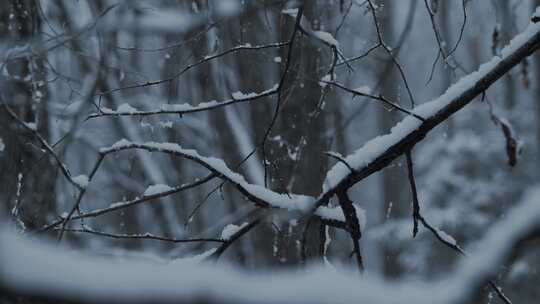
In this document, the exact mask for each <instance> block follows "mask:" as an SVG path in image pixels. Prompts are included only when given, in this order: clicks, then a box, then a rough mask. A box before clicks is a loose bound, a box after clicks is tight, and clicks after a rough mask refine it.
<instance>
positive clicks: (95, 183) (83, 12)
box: [0, 0, 540, 303]
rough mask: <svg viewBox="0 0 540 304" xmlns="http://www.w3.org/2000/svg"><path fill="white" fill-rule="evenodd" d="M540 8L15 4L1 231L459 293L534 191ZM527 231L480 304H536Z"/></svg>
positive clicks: (0, 93)
mask: <svg viewBox="0 0 540 304" xmlns="http://www.w3.org/2000/svg"><path fill="white" fill-rule="evenodd" d="M537 5H540V1H538V0H534V1H529V0H513V1H508V0H490V1H487V0H486V1H479V0H476V1H472V0H459V1H458V0H455V1H449V0H429V1H428V0H407V1H397V0H395V1H392V0H368V1H360V0H313V1H278V0H253V1H240V0H238V1H236V0H226V1H225V0H224V1H221V0H213V1H212V0H206V1H205V0H193V1H191V0H190V1H187V0H186V1H183V0H160V1H114V0H95V1H82V0H80V1H74V0H64V1H62V0H58V1H37V0H9V1H2V2H1V3H0V204H1V209H2V210H1V211H0V219H1V221H2V223H1V224H2V225H3V226H2V227H3V228H2V229H4V230H6V229H10V230H13V231H15V232H14V233H16V234H18V235H20V236H21V237H22V236H29V237H31V238H33V239H36V242H37V239H40V240H49V241H50V242H56V243H60V246H61V247H59V248H64V247H71V248H76V249H77V250H80V251H83V252H85V253H88V254H92V255H97V256H101V257H103V256H105V257H110V258H111V259H113V258H114V259H129V260H131V259H133V260H136V261H138V260H142V261H145V262H151V263H153V262H157V263H163V262H170V261H175V260H177V259H183V258H187V257H194V256H196V257H197V258H196V259H194V263H195V260H197V262H198V261H199V260H206V262H204V261H203V262H201V263H207V262H208V261H213V262H214V263H217V264H226V265H231V264H232V265H234V267H238V268H240V269H242V271H247V272H256V273H259V272H261V273H269V272H275V271H291V269H293V270H298V269H302V268H304V267H308V266H306V265H313V264H315V265H319V264H320V265H322V267H327V268H331V269H333V270H337V271H340V270H342V271H350V270H351V269H352V270H353V271H355V272H357V271H360V272H362V273H363V274H362V278H363V279H365V278H369V277H370V276H373V277H377V278H384V279H385V280H390V281H396V282H400V281H403V280H412V279H414V280H425V281H433V280H439V279H444V278H445V277H447V276H448V274H449V273H451V272H452V271H453V270H454V269H455V268H456V267H457V265H459V262H460V261H461V260H462V259H467V257H464V255H467V253H466V252H467V251H468V250H474V249H475V246H476V244H477V243H479V242H480V241H481V240H482V239H483V238H484V236H486V235H487V231H489V230H490V229H494V228H496V225H497V224H498V223H499V222H501V221H502V222H504V220H505V219H506V216H507V215H508V214H509V212H511V211H512V210H514V209H515V208H518V207H519V206H520V202H522V201H523V200H524V197H525V194H526V193H528V191H529V190H530V189H532V188H534V187H535V186H536V184H538V182H539V181H540V158H539V155H540V102H539V100H540V53H534V51H535V50H536V49H537V48H538V47H539V46H540V42H539V41H540V38H538V37H540V34H538V33H535V31H536V32H540V29H537V28H535V26H536V22H538V21H539V20H540V15H538V16H537V15H535V14H534V13H535V10H536V7H537ZM531 16H533V17H532V19H531ZM537 19H538V20H537ZM531 20H532V21H531ZM527 29H528V30H527ZM522 32H524V33H525V34H524V37H525V38H527V39H529V41H531V42H530V43H529V42H525V38H524V39H521V40H520V41H517V42H512V43H511V44H510V47H509V48H507V49H504V47H505V46H506V45H507V44H509V43H510V41H511V40H512V38H513V37H515V36H516V35H519V34H520V33H522ZM527 35H528V36H527ZM535 39H536V40H535ZM516 40H519V39H516ZM537 40H538V41H537ZM527 43H528V44H527ZM516 45H517V46H516ZM527 48H528V49H527ZM529 55H530V56H529ZM493 58H500V59H501V60H500V61H496V62H494V61H493ZM490 60H491V62H494V63H493V64H491V65H490V66H488V67H487V68H486V70H487V69H489V68H493V71H492V72H486V73H484V74H481V75H476V76H474V77H470V78H469V79H467V80H464V81H463V80H462V81H461V82H459V83H458V85H456V86H454V87H453V88H454V90H453V92H450V93H451V94H450V93H448V94H446V95H444V93H445V92H446V91H447V89H448V88H449V87H451V86H452V84H454V83H456V82H458V81H459V80H460V79H461V78H463V77H464V76H466V75H468V74H470V73H472V72H474V71H476V70H477V69H478V68H479V66H480V65H481V64H482V63H484V62H490ZM482 73H483V72H482ZM475 81H477V82H478V85H476V84H474V85H473V82H475ZM468 85H470V88H469V87H467V86H468ZM439 96H441V97H439ZM445 96H446V97H445ZM437 98H439V99H437ZM445 98H446V99H448V105H450V106H447V107H444V106H445V105H444V104H443V107H441V108H440V109H436V110H437V111H439V112H436V113H438V114H433V115H431V116H429V117H428V116H423V114H421V113H428V112H429V109H427V108H428V107H424V109H423V110H424V111H422V108H421V105H423V104H425V103H427V102H430V101H432V100H442V101H443V103H444V100H445ZM454 101H455V104H456V106H454ZM458 103H459V105H457V104H458ZM419 106H420V107H419ZM462 107H463V109H461V108H462ZM416 109H420V110H418V111H415V110H416ZM426 109H427V110H426ZM457 110H459V111H457ZM445 111H446V112H445ZM443 112H444V114H440V113H443ZM434 113H435V112H434ZM439 114H440V115H439ZM402 120H404V122H405V123H403V124H401V125H398V126H396V128H394V129H392V127H394V125H396V123H398V122H400V121H402ZM415 124H418V128H416V127H410V126H411V125H413V126H416V125H415ZM400 126H402V127H404V128H405V129H406V128H411V131H410V133H407V134H409V135H410V134H412V135H410V136H409V135H407V134H405V133H406V132H405V131H403V132H400V131H399V130H398V129H397V128H399V127H400ZM391 130H392V133H391V135H392V136H389V137H388V138H386V139H388V140H387V141H384V140H379V142H380V143H378V142H377V141H370V140H371V139H372V138H375V137H377V136H380V135H384V134H388V133H389V132H391ZM418 130H420V131H418ZM415 132H416V133H415ZM401 133H403V134H402V136H403V138H406V140H404V141H399V142H398V140H400V139H401V138H398V137H399V136H401V135H400V134H401ZM424 136H425V138H424ZM386 139H385V140H386ZM392 140H394V141H395V143H394V142H391V143H389V144H388V143H387V142H388V141H392ZM364 145H365V146H364ZM385 145H386V146H385ZM363 146H364V147H365V148H364V150H362V151H363V152H362V153H363V154H362V153H356V154H355V151H358V149H359V148H362V147H363ZM360 154H361V155H360ZM348 155H352V156H350V157H347V156H348ZM362 155H368V156H365V157H364V158H362ZM332 168H333V169H332ZM338 169H340V170H338ZM238 174H240V175H241V176H240V175H238ZM340 174H341V175H340ZM336 179H337V181H336ZM536 201H537V204H540V197H536ZM317 207H319V209H317V211H316V210H315V209H316V208H317ZM538 209H540V208H536V210H538ZM341 210H343V211H341ZM531 210H532V209H531ZM536 212H537V213H538V214H540V211H536ZM529 213H533V211H530V212H529ZM531 216H532V215H531ZM537 218H539V216H538V215H537ZM538 222H540V220H538ZM8 226H9V227H10V228H8ZM531 229H532V230H534V231H536V234H534V233H533V234H530V233H529V234H527V237H524V236H525V234H524V235H522V237H524V238H523V239H520V242H518V244H519V246H517V245H516V247H515V249H516V250H512V251H511V252H510V251H509V253H508V254H506V253H505V254H504V258H502V257H501V260H500V263H498V264H497V265H494V266H493V267H490V269H491V270H490V271H491V272H490V273H489V275H486V277H483V278H482V281H481V282H482V284H480V285H479V288H477V289H476V290H475V291H474V294H473V295H471V296H470V297H468V298H467V301H470V303H509V302H508V301H512V303H536V301H537V299H538V297H539V296H540V289H539V288H538V285H539V284H540V274H539V273H538V272H539V271H540V248H539V247H538V239H537V237H538V231H539V229H540V226H539V225H536V228H534V227H533V228H531ZM534 236H536V238H535V237H534ZM501 239H502V237H501ZM4 245H6V246H7V245H8V244H7V243H3V244H1V245H0V246H4ZM535 245H536V246H535ZM59 250H61V249H59ZM501 254H502V253H501ZM1 259H2V255H0V260H1ZM43 262H44V263H46V261H43ZM1 272H2V271H1V270H0V273H1ZM0 277H1V275H0ZM3 279H4V280H6V278H3ZM7 280H9V278H7ZM1 282H2V280H0V290H2V289H3V288H6V287H5V286H4V287H2V284H1ZM327 284H328V288H329V289H331V288H332V287H331V286H332V283H331V282H328V283H327ZM268 288H272V287H271V286H268ZM388 288H391V287H388ZM8 289H9V288H7V289H6V290H8ZM239 292H241V291H239ZM433 293H434V295H433V299H432V300H433V301H432V302H431V303H435V302H437V298H438V297H437V291H436V290H434V291H433ZM17 297H18V296H10V297H8V298H6V301H16V299H19V298H17ZM0 298H1V297H0ZM60 298H61V297H60ZM14 299H15V300H14ZM61 299H62V298H61ZM298 299H302V297H301V295H298V298H297V299H295V300H294V301H291V302H294V303H296V302H302V301H301V300H298ZM19 300H21V299H19ZM21 301H22V300H21ZM229 301H231V302H234V300H231V299H229V300H227V301H225V300H224V302H229ZM188 302H189V301H188ZM210 302H211V301H210ZM217 302H219V301H217ZM7 303H11V302H7Z"/></svg>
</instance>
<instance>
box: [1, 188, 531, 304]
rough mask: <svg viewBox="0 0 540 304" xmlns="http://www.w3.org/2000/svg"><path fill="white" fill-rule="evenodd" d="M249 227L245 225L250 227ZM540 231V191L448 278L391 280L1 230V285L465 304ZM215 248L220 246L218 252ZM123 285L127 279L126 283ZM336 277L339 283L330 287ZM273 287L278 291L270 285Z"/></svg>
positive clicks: (64, 291)
mask: <svg viewBox="0 0 540 304" xmlns="http://www.w3.org/2000/svg"><path fill="white" fill-rule="evenodd" d="M244 227H245V226H243V228H244ZM539 231H540V188H535V189H533V190H530V191H529V192H528V193H527V194H526V195H525V198H524V199H523V202H522V203H521V204H519V205H518V206H517V207H516V208H514V209H513V210H512V211H511V212H509V213H508V214H507V216H506V217H505V218H504V219H502V220H500V221H499V222H497V223H495V224H494V225H493V226H492V228H491V229H490V230H489V231H488V232H487V233H486V236H485V237H484V239H483V240H482V241H480V242H478V243H477V244H475V248H474V250H472V251H471V254H470V255H469V256H468V257H464V258H463V259H462V261H461V262H460V263H458V265H457V268H456V270H455V271H454V272H453V273H451V275H450V277H449V278H447V279H442V280H440V281H436V282H429V283H428V282H424V281H418V280H414V279H409V280H407V281H401V282H386V281H382V280H380V279H379V278H377V277H372V276H370V275H369V274H367V275H365V276H364V277H362V278H360V277H358V275H356V274H354V273H347V272H340V271H336V270H335V269H329V268H321V267H315V268H313V267H312V268H308V269H307V270H303V271H301V272H282V273H273V274H272V275H263V274H257V275H255V274H247V273H244V272H240V271H238V270H234V269H231V268H229V267H224V266H222V265H221V266H220V265H207V264H204V263H203V264H199V263H198V262H197V261H198V259H194V258H192V259H190V258H185V259H177V260H173V261H172V262H170V263H166V264H164V265H163V264H156V263H150V262H144V261H133V260H129V261H121V260H120V261H119V260H111V259H107V258H103V257H99V258H98V257H90V256H85V255H82V254H80V253H75V252H69V251H66V250H65V249H59V248H58V247H56V246H50V245H44V244H40V243H39V242H36V241H35V240H27V239H24V238H21V237H19V236H16V235H15V234H13V233H12V232H11V231H9V229H2V231H1V233H0V290H2V291H3V293H4V294H5V295H13V296H15V295H28V296H40V297H43V298H55V299H61V300H71V301H76V302H100V301H107V302H108V303H112V302H116V303H145V302H153V303H156V302H159V303H165V302H176V303H177V302H182V301H191V300H193V299H197V300H205V301H207V302H209V303H213V302H219V303H224V302H225V303H228V302H234V303H382V304H384V303H389V304H390V303H418V304H421V303H430V304H431V303H433V299H434V298H433V297H434V295H433V291H434V290H437V296H436V299H437V301H436V302H437V303H448V304H457V303H465V302H467V301H468V300H470V299H471V297H473V296H474V294H475V292H477V291H478V288H479V287H480V286H482V285H483V284H484V283H485V281H486V280H487V279H489V278H490V277H492V276H493V275H495V273H496V272H497V267H498V265H500V264H502V263H503V262H504V261H506V260H507V259H508V258H509V257H510V256H511V255H512V253H514V252H515V250H517V249H518V247H519V245H520V244H522V241H524V240H527V239H529V238H530V237H537V236H538V232H539ZM211 252H214V251H211ZM119 282H121V284H119ZM328 282H332V283H331V284H330V285H329V283H328ZM270 286H271V288H270Z"/></svg>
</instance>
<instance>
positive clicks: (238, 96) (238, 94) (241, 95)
mask: <svg viewBox="0 0 540 304" xmlns="http://www.w3.org/2000/svg"><path fill="white" fill-rule="evenodd" d="M257 95H258V94H257V93H253V92H252V93H247V94H244V93H242V92H240V91H238V92H234V93H232V94H231V96H232V98H234V99H246V98H253V97H255V96H257Z"/></svg>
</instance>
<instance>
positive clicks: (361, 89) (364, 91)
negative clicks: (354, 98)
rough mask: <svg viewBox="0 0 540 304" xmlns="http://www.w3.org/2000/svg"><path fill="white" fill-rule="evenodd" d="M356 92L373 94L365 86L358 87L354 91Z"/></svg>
mask: <svg viewBox="0 0 540 304" xmlns="http://www.w3.org/2000/svg"><path fill="white" fill-rule="evenodd" d="M354 90H355V91H358V92H360V93H362V94H371V92H372V90H371V88H370V87H369V86H366V85H363V86H361V87H358V88H356V89H354Z"/></svg>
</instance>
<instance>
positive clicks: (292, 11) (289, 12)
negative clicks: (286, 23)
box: [281, 8, 298, 18]
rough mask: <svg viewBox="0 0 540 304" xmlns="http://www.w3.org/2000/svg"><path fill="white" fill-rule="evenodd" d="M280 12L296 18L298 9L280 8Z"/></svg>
mask: <svg viewBox="0 0 540 304" xmlns="http://www.w3.org/2000/svg"><path fill="white" fill-rule="evenodd" d="M281 13H282V14H285V15H289V16H291V17H294V18H296V15H298V9H297V8H288V9H284V10H282V11H281Z"/></svg>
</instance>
